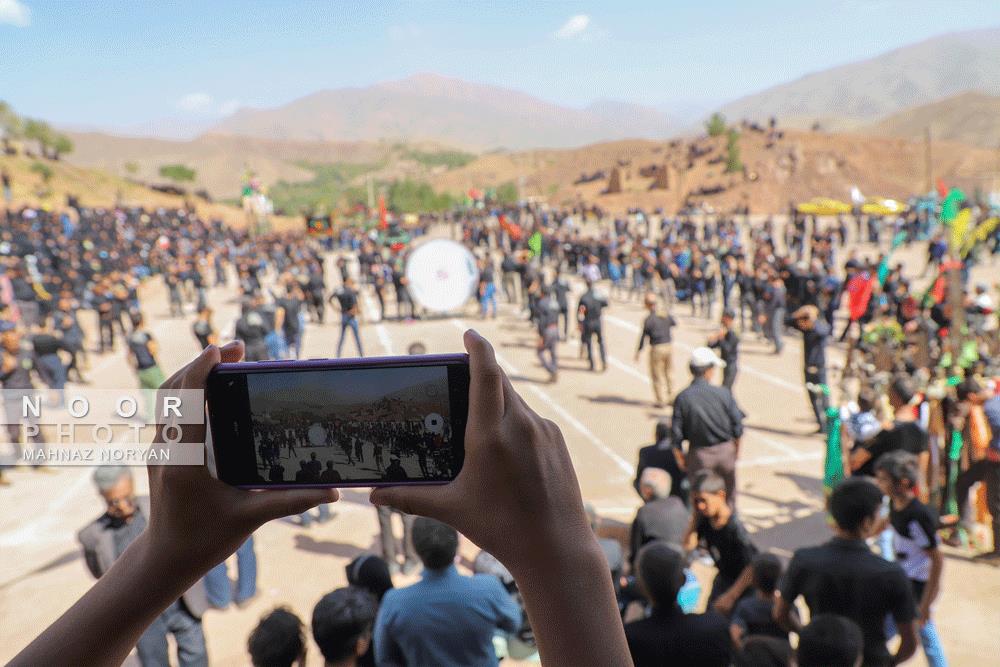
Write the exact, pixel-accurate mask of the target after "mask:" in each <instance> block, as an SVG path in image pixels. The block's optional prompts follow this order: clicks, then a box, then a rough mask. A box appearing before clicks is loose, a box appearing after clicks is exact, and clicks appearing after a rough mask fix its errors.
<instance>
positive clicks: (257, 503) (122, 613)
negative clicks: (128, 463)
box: [10, 343, 338, 667]
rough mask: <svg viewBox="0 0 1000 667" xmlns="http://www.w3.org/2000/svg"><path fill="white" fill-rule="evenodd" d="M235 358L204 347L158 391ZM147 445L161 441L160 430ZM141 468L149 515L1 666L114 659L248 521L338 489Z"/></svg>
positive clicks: (197, 381) (240, 535) (188, 383)
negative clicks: (258, 486)
mask: <svg viewBox="0 0 1000 667" xmlns="http://www.w3.org/2000/svg"><path fill="white" fill-rule="evenodd" d="M242 356H243V346H242V344H241V343H232V344H230V345H227V346H226V347H225V348H224V349H223V350H222V351H221V354H220V350H219V349H218V348H216V347H208V348H205V350H204V351H203V352H202V353H201V354H200V355H199V356H198V357H197V358H196V359H195V360H194V361H193V362H191V363H190V364H188V365H187V366H185V367H184V368H183V369H181V370H180V371H178V372H177V373H175V374H174V375H173V376H172V377H171V378H170V379H169V380H167V381H166V382H165V383H164V385H163V387H162V388H161V390H160V394H159V395H158V396H163V395H165V394H167V393H169V392H170V391H171V390H177V389H203V388H204V386H205V379H206V378H207V377H208V372H209V371H210V370H211V369H212V367H213V366H215V364H217V363H219V361H220V360H225V361H239V359H240V358H242ZM185 436H187V433H185ZM204 437H205V429H204V425H199V426H198V427H193V431H192V432H191V434H190V440H189V441H190V442H198V441H199V440H198V439H201V441H204ZM185 439H188V438H187V437H185ZM157 443H158V444H159V445H160V446H163V447H170V446H171V443H169V442H164V441H163V440H162V439H160V438H158V439H157ZM148 470H149V489H150V499H151V502H150V508H151V516H150V518H149V525H148V527H147V528H146V530H145V531H143V533H142V534H141V535H139V537H137V538H136V539H135V541H134V542H133V543H132V544H131V545H130V546H129V548H128V549H126V550H125V553H123V554H122V555H121V557H120V558H119V559H118V560H117V561H115V564H114V565H113V566H112V567H111V569H109V570H108V571H107V572H106V573H105V574H104V576H102V577H101V578H100V579H98V580H97V583H95V584H94V586H93V587H92V588H91V589H90V590H89V591H87V592H86V593H84V595H83V597H82V598H80V599H79V600H78V601H77V602H76V604H74V605H73V606H72V607H70V609H69V610H68V611H67V612H66V613H64V614H63V615H62V616H60V617H59V619H58V620H56V621H55V622H54V623H53V624H52V625H50V626H49V627H48V628H46V629H45V630H44V631H42V633H41V634H39V635H38V637H36V638H35V640H34V641H33V642H31V643H30V644H29V645H28V646H27V648H25V649H24V650H23V651H21V652H20V653H19V654H18V655H16V656H15V657H14V659H13V660H12V661H11V663H10V664H11V665H18V666H20V665H24V666H25V667H34V665H59V664H68V665H120V664H121V663H122V662H123V661H124V660H125V658H126V657H127V656H128V654H129V651H131V650H132V647H133V646H135V643H136V642H137V641H138V640H139V637H140V636H141V635H142V633H143V632H144V631H145V630H146V628H147V627H148V626H149V624H150V623H152V622H153V620H154V619H155V618H156V617H157V616H159V615H160V614H161V613H162V612H163V610H164V609H166V608H167V607H168V606H169V605H170V604H171V603H173V602H174V601H175V600H177V598H179V597H180V596H181V595H182V594H183V593H184V591H186V590H187V589H188V588H190V587H191V585H192V584H194V583H195V582H196V581H197V580H198V579H199V578H200V577H201V576H202V575H204V574H205V573H206V572H207V571H208V570H209V569H210V568H212V567H213V566H214V565H215V564H217V563H219V562H221V561H222V560H224V559H225V558H227V557H228V556H229V555H230V554H232V553H233V552H234V551H236V549H237V548H238V547H239V546H240V545H241V544H242V543H243V542H244V541H245V540H246V538H247V537H248V536H249V535H250V534H251V533H252V532H253V531H254V530H255V529H256V528H257V527H259V526H260V525H261V524H263V523H264V522H266V521H269V520H271V519H276V518H278V517H282V516H287V515H289V514H298V513H300V512H304V511H305V510H307V509H309V508H310V507H313V506H315V505H318V504H320V503H324V502H332V501H334V500H336V499H337V497H338V496H337V492H336V491H332V490H328V489H318V490H304V489H303V490H295V491H280V492H266V491H265V492H261V493H254V492H250V491H242V490H240V489H237V488H235V487H232V486H229V485H227V484H224V483H223V482H220V481H218V480H216V479H213V478H212V477H211V475H209V473H208V469H207V468H206V467H205V466H155V465H154V466H150V467H149V469H148Z"/></svg>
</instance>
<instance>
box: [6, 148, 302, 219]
mask: <svg viewBox="0 0 1000 667" xmlns="http://www.w3.org/2000/svg"><path fill="white" fill-rule="evenodd" d="M36 164H41V165H44V166H45V167H47V168H48V169H49V170H50V172H51V176H50V179H49V181H48V183H45V181H44V179H43V178H42V176H41V175H40V174H39V173H38V172H37V171H34V170H33V168H34V169H37V167H34V165H36ZM0 169H5V170H6V171H7V172H8V173H9V174H10V176H11V181H12V184H11V185H12V187H11V189H12V191H13V198H14V206H23V205H31V206H43V207H51V208H56V209H58V208H61V207H63V206H65V204H66V197H67V195H72V196H75V197H77V199H78V200H79V201H80V204H82V205H83V206H94V207H111V206H114V205H115V203H116V202H121V203H122V204H124V205H126V206H144V207H156V206H163V207H179V206H183V205H184V204H185V200H184V198H183V197H178V196H174V195H168V194H164V193H162V192H157V191H155V190H151V189H149V188H147V187H144V186H142V185H138V184H136V183H132V182H129V181H127V180H125V179H123V178H120V177H118V176H114V175H112V174H109V173H107V172H106V171H103V170H100V169H92V168H87V167H80V166H77V165H74V164H70V163H68V162H65V161H58V162H55V161H51V160H37V159H35V158H29V157H26V156H24V155H18V156H9V155H3V154H0ZM188 203H191V204H193V205H194V206H195V208H196V210H197V211H198V213H199V215H202V216H204V217H209V218H218V219H221V220H224V221H225V222H227V223H228V224H230V225H233V226H236V227H242V226H244V225H245V224H246V219H245V216H244V214H243V211H242V210H240V209H238V208H235V207H232V206H226V205H224V204H208V203H206V202H204V201H202V200H200V199H198V198H189V199H188ZM272 222H273V224H274V226H275V228H277V229H298V228H300V227H301V224H302V223H301V221H300V220H298V219H293V218H283V217H280V216H275V218H274V219H273V221H272Z"/></svg>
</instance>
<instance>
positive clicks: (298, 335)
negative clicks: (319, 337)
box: [278, 283, 305, 359]
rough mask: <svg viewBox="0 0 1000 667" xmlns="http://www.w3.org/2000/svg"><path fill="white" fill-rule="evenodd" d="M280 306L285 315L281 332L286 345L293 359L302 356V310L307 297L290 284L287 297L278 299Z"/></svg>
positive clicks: (282, 319)
mask: <svg viewBox="0 0 1000 667" xmlns="http://www.w3.org/2000/svg"><path fill="white" fill-rule="evenodd" d="M278 306H279V307H280V308H281V311H282V313H283V315H282V317H281V331H282V333H283V334H284V336H285V345H286V346H287V349H288V353H289V355H291V357H292V358H293V359H298V358H299V357H300V356H302V334H303V333H304V332H303V331H302V319H301V313H302V308H303V307H304V306H305V295H304V294H302V288H300V287H299V286H298V284H296V283H290V284H289V285H288V288H287V289H286V291H285V296H284V298H282V299H278Z"/></svg>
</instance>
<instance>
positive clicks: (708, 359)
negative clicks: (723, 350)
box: [691, 347, 726, 368]
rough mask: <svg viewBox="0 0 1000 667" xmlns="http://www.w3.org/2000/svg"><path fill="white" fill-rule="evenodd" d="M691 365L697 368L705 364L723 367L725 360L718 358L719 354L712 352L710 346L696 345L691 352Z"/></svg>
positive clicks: (703, 366) (705, 365)
mask: <svg viewBox="0 0 1000 667" xmlns="http://www.w3.org/2000/svg"><path fill="white" fill-rule="evenodd" d="M691 365H692V366H697V367H698V368H705V367H707V366H717V367H718V368H725V366H726V362H724V361H723V360H722V359H720V358H719V355H717V354H716V353H715V352H713V351H712V349H711V348H708V347H696V348H695V349H694V351H693V352H692V353H691Z"/></svg>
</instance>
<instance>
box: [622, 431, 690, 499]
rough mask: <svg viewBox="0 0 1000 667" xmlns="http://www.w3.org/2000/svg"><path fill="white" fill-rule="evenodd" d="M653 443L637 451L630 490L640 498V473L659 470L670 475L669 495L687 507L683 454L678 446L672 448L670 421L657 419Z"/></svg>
mask: <svg viewBox="0 0 1000 667" xmlns="http://www.w3.org/2000/svg"><path fill="white" fill-rule="evenodd" d="M653 438H654V442H653V444H652V445H646V446H645V447H643V448H642V449H640V450H639V463H638V464H637V465H636V467H635V479H634V480H633V481H632V488H634V489H635V492H636V493H638V494H639V496H640V497H641V496H642V491H640V488H639V481H640V480H641V479H642V471H643V470H645V469H646V468H661V469H663V470H666V471H667V472H668V473H670V495H672V496H676V497H677V498H680V499H681V501H682V502H683V503H684V504H685V505H687V504H688V499H689V497H690V493H689V492H688V479H687V473H685V472H684V468H683V465H684V453H683V452H682V451H681V448H680V446H676V447H675V446H674V443H673V440H672V439H671V435H670V421H669V420H668V419H659V420H657V422H656V427H655V428H654V430H653Z"/></svg>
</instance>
